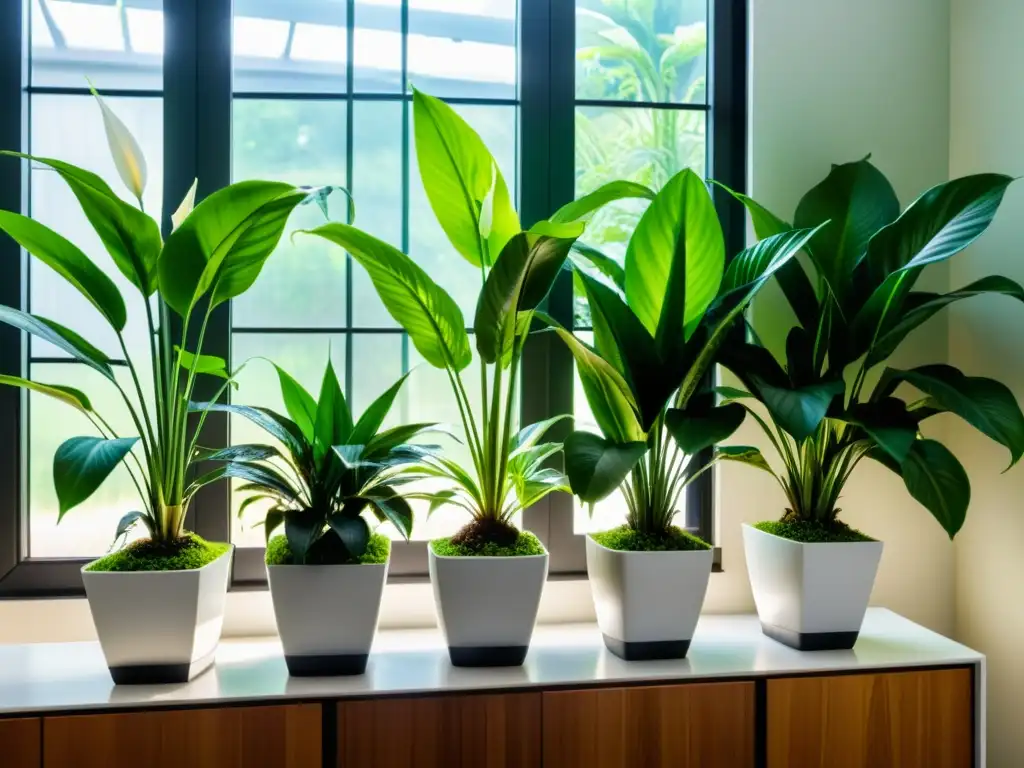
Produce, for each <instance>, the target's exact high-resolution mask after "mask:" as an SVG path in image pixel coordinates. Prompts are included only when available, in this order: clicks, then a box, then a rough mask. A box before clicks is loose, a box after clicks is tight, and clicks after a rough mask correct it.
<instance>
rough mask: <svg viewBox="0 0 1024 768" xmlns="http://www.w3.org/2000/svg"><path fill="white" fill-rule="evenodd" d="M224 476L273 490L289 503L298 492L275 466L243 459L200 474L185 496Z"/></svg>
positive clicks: (295, 498)
mask: <svg viewBox="0 0 1024 768" xmlns="http://www.w3.org/2000/svg"><path fill="white" fill-rule="evenodd" d="M225 478H235V479H237V480H245V481H247V482H248V483H250V484H254V485H256V486H258V487H259V488H260V490H265V491H268V492H273V493H274V494H275V495H277V496H279V497H280V498H282V499H287V500H288V501H289V502H290V503H295V502H296V501H297V500H298V494H297V493H296V491H295V489H294V488H293V487H292V483H291V480H289V479H288V478H287V477H285V476H284V475H283V474H281V473H280V472H279V471H278V470H277V469H276V468H274V467H273V466H271V465H270V464H266V463H264V464H256V463H248V462H244V461H234V462H231V463H228V464H224V465H223V466H220V467H217V468H216V469H214V470H212V471H210V472H207V473H206V474H205V475H200V476H199V477H198V478H196V479H195V480H193V481H192V483H191V484H190V485H189V487H188V488H187V489H186V490H185V497H186V498H189V497H190V496H192V495H193V494H194V493H195V492H196V491H198V490H199V489H200V488H203V487H204V486H207V485H210V484H211V483H216V482H219V481H221V480H223V479H225Z"/></svg>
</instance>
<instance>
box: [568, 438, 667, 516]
mask: <svg viewBox="0 0 1024 768" xmlns="http://www.w3.org/2000/svg"><path fill="white" fill-rule="evenodd" d="M645 453H647V443H644V442H628V443H616V442H613V441H611V440H606V439H604V438H603V437H599V436H597V435H593V434H591V433H589V432H573V433H572V434H570V435H569V436H568V437H567V438H566V439H565V473H566V475H568V477H569V485H570V486H571V487H572V492H573V493H574V494H576V495H577V496H579V497H580V499H582V500H583V501H585V502H589V503H593V502H597V501H600V500H601V499H603V498H605V497H606V496H608V495H609V494H611V493H612V492H613V491H614V490H615V489H616V488H618V487H619V486H620V485H622V482H623V480H625V479H626V475H628V474H629V472H630V470H632V469H633V467H635V466H636V463H637V462H638V461H640V457H642V456H643V455H644V454H645Z"/></svg>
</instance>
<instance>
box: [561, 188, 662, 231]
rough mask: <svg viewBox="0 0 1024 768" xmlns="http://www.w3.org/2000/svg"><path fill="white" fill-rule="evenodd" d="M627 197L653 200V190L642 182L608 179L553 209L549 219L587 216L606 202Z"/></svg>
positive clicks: (574, 219)
mask: <svg viewBox="0 0 1024 768" xmlns="http://www.w3.org/2000/svg"><path fill="white" fill-rule="evenodd" d="M627 198H634V199H640V200H653V199H654V192H653V191H652V190H651V189H650V188H649V187H645V186H644V185H643V184H638V183H636V182H635V181H623V180H617V181H609V182H608V183H607V184H603V185H601V186H600V187H598V188H597V189H595V190H594V191H593V192H590V193H588V194H586V195H584V196H583V197H581V198H579V199H577V200H573V201H572V202H571V203H566V204H565V205H563V206H562V207H561V208H559V209H558V210H557V211H555V213H554V215H553V216H552V217H551V221H555V222H563V221H578V220H580V219H583V218H585V217H586V216H589V215H590V214H591V213H593V212H594V211H596V210H597V209H598V208H602V207H604V206H606V205H608V203H614V202H615V201H616V200H624V199H627Z"/></svg>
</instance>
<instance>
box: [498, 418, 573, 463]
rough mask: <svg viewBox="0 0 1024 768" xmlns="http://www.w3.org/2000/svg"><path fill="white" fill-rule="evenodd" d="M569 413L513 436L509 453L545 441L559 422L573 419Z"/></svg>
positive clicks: (534, 424) (531, 425)
mask: <svg viewBox="0 0 1024 768" xmlns="http://www.w3.org/2000/svg"><path fill="white" fill-rule="evenodd" d="M571 418H572V416H570V415H569V414H567V413H563V414H561V415H559V416H552V417H551V418H550V419H544V420H543V421H538V422H535V423H533V424H529V425H527V426H525V427H523V428H522V429H520V430H519V431H518V432H516V434H515V435H513V437H512V439H511V440H509V445H508V450H509V453H510V454H511V453H514V452H516V451H518V450H523V449H527V448H532V447H533V446H535V445H536V444H537V443H539V442H540V441H541V439H543V437H544V435H546V434H547V432H548V430H549V429H551V428H552V427H553V426H555V425H556V424H557V423H558V422H560V421H564V420H566V419H571Z"/></svg>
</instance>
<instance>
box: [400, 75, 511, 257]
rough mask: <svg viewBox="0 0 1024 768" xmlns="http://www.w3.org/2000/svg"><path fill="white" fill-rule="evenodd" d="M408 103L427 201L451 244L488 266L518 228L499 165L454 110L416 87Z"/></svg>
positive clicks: (463, 253)
mask: <svg viewBox="0 0 1024 768" xmlns="http://www.w3.org/2000/svg"><path fill="white" fill-rule="evenodd" d="M412 103H413V107H412V108H413V132H414V135H415V140H416V160H417V162H418V164H419V170H420V178H422V179H423V188H424V190H425V191H426V193H427V200H429V201H430V207H431V208H432V209H433V211H434V215H435V216H436V217H437V220H438V222H439V223H440V225H441V228H442V229H443V230H444V231H445V234H447V235H448V239H449V240H450V241H451V243H452V245H453V246H454V247H455V250H457V251H458V252H459V253H461V254H462V255H463V256H464V257H465V258H466V259H467V260H468V261H469V262H470V263H471V264H473V265H474V266H480V264H481V263H482V264H485V265H487V266H490V264H491V263H492V262H493V261H494V259H496V258H497V256H498V254H499V253H501V249H502V248H503V247H504V246H505V243H506V242H508V240H509V239H510V238H511V237H512V236H513V235H515V234H516V232H518V231H519V229H520V227H519V217H518V216H517V215H516V212H515V208H514V207H513V205H512V198H511V197H510V196H509V192H508V187H507V185H506V184H505V180H504V178H502V176H501V171H499V170H498V166H497V163H495V162H494V158H493V157H492V156H491V153H490V152H489V151H488V150H487V147H486V146H485V145H484V143H483V141H482V140H481V138H480V136H479V135H477V133H476V131H474V130H473V129H472V128H470V127H469V125H468V124H467V123H466V121H465V120H463V119H462V118H461V117H459V115H458V113H456V112H455V110H453V109H452V108H451V107H449V106H448V105H447V104H445V103H444V102H443V101H441V100H440V99H436V98H434V97H433V96H428V95H427V94H425V93H423V92H422V91H417V90H415V89H413V102H412ZM485 200H486V201H487V208H488V214H487V219H488V221H486V222H485V223H486V224H487V226H486V227H484V228H482V227H481V209H482V208H483V207H484V202H485ZM485 230H486V234H484V231H485Z"/></svg>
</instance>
